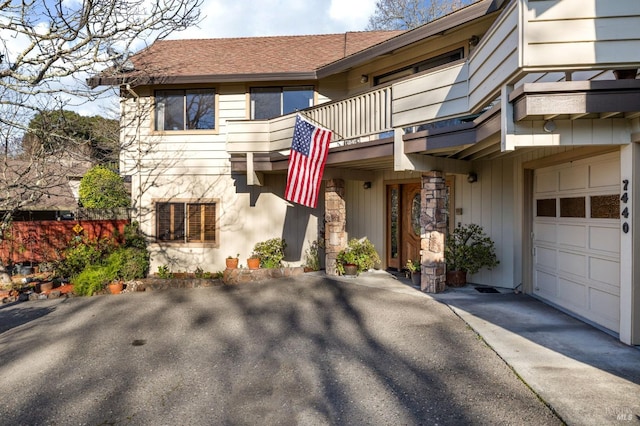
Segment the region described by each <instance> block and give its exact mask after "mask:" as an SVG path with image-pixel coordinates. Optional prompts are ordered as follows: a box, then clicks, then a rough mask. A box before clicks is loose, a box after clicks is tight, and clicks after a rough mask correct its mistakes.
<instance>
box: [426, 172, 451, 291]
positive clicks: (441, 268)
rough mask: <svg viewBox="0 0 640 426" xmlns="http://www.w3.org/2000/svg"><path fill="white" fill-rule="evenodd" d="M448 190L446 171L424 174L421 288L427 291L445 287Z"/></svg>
mask: <svg viewBox="0 0 640 426" xmlns="http://www.w3.org/2000/svg"><path fill="white" fill-rule="evenodd" d="M446 191H447V189H446V185H445V178H444V173H443V172H440V171H431V172H427V173H424V174H423V175H422V189H421V205H420V207H421V214H420V227H421V243H420V248H421V270H422V277H421V278H422V279H421V283H420V289H421V290H422V291H424V292H427V293H439V292H441V291H444V288H445V280H446V267H445V263H444V242H445V235H446V231H447V217H446V204H445V200H446V196H447V194H446Z"/></svg>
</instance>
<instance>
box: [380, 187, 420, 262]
mask: <svg viewBox="0 0 640 426" xmlns="http://www.w3.org/2000/svg"><path fill="white" fill-rule="evenodd" d="M409 259H412V260H418V259H420V183H419V182H415V183H405V184H394V185H387V265H388V266H389V268H394V269H397V270H402V268H404V266H405V265H406V263H407V260H409Z"/></svg>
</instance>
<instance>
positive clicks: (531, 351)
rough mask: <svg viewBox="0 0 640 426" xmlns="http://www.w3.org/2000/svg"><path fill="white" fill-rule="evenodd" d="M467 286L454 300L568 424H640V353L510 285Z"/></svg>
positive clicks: (443, 298)
mask: <svg viewBox="0 0 640 426" xmlns="http://www.w3.org/2000/svg"><path fill="white" fill-rule="evenodd" d="M499 291H500V293H498V294H491V293H489V294H487V293H480V292H478V291H476V289H475V287H474V286H471V285H467V286H465V287H463V288H461V289H448V290H447V291H446V292H444V293H441V294H437V295H432V297H433V298H434V299H436V300H438V301H440V302H442V303H445V304H447V305H448V306H449V307H450V308H451V309H452V310H453V311H454V312H455V313H456V314H457V315H458V316H459V317H460V318H462V319H463V320H464V321H465V322H466V323H467V324H469V326H470V327H471V328H473V329H474V330H475V331H476V332H477V333H478V334H479V335H480V336H481V337H482V338H483V339H484V341H485V342H487V344H489V346H491V347H492V348H493V349H494V350H495V351H496V352H497V353H498V355H499V356H500V357H501V358H502V359H504V360H505V361H506V362H507V364H508V365H509V366H511V368H513V370H514V371H515V372H516V373H517V374H518V375H519V376H520V377H521V378H522V380H524V381H525V382H526V383H527V385H529V386H530V387H531V388H532V389H533V390H534V392H536V393H537V394H538V395H539V396H540V398H542V400H544V401H545V402H546V403H547V404H548V405H549V406H550V407H551V408H552V409H553V410H554V411H555V412H556V413H557V414H558V416H559V417H561V418H562V420H564V421H565V422H566V423H567V424H569V425H610V424H611V425H620V424H640V350H639V348H638V347H630V346H627V345H624V344H622V343H620V342H619V341H618V340H617V339H616V338H615V337H612V336H610V335H608V334H606V333H604V332H602V331H600V330H597V329H596V328H594V327H592V326H590V325H588V324H586V323H584V322H581V321H578V320H577V319H574V318H572V317H570V316H568V315H566V314H564V313H562V312H560V311H558V310H556V309H554V308H552V307H550V306H548V305H546V304H544V303H542V302H540V301H539V300H537V299H535V298H532V297H530V296H527V295H524V294H514V293H513V292H512V291H511V290H505V289H499Z"/></svg>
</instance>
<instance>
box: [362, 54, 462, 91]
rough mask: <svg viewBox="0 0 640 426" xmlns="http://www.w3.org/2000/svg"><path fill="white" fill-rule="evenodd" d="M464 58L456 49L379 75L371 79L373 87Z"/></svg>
mask: <svg viewBox="0 0 640 426" xmlns="http://www.w3.org/2000/svg"><path fill="white" fill-rule="evenodd" d="M462 58H464V49H463V48H460V49H456V50H453V51H451V52H447V53H444V54H442V55H438V56H435V57H433V58H429V59H427V60H424V61H422V62H418V63H416V64H413V65H409V66H407V67H404V68H400V69H397V70H394V71H391V72H388V73H386V74H382V75H379V76H377V77H375V78H374V79H373V81H374V85H376V86H377V85H378V84H384V83H388V82H390V81H394V80H398V79H400V78H403V77H407V76H410V75H412V74H416V73H419V72H422V71H426V70H428V69H431V68H436V67H439V66H441V65H444V64H448V63H450V62H455V61H457V60H459V59H462Z"/></svg>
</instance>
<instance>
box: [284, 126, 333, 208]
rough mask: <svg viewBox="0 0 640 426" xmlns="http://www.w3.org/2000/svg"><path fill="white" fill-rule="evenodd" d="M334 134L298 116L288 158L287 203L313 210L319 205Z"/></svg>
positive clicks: (285, 193)
mask: <svg viewBox="0 0 640 426" xmlns="http://www.w3.org/2000/svg"><path fill="white" fill-rule="evenodd" d="M331 135H332V133H331V130H327V129H324V128H322V127H319V126H316V125H314V124H312V123H310V122H308V121H307V120H305V119H304V118H303V117H302V116H301V115H299V114H298V116H297V117H296V126H295V128H294V130H293V141H292V143H291V154H290V155H289V171H288V174H287V187H286V189H285V191H284V198H285V200H288V201H292V202H294V203H298V204H302V205H303V206H307V207H311V208H315V207H316V206H317V205H318V192H319V191H320V184H321V183H322V173H323V172H324V164H325V162H326V161H327V154H328V153H329V143H330V142H331Z"/></svg>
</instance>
